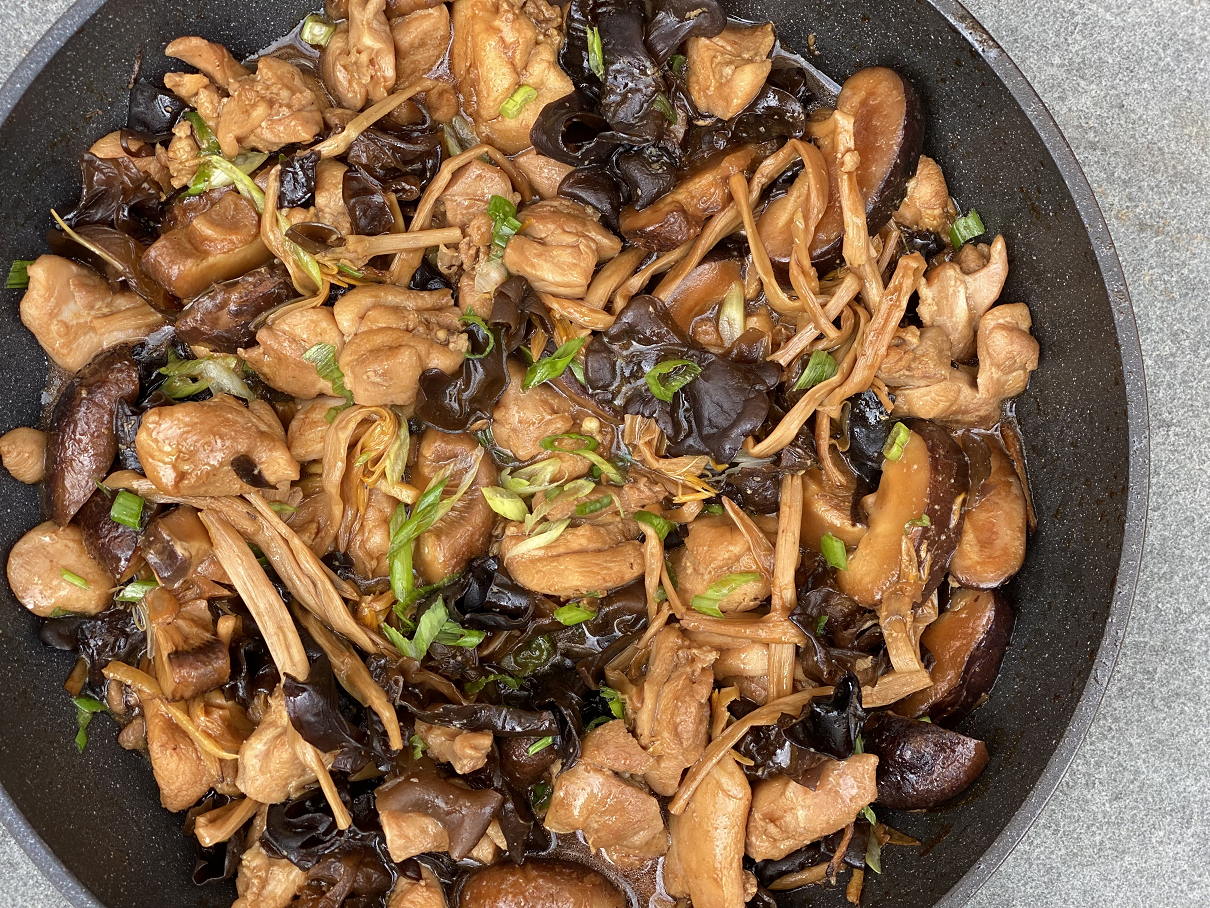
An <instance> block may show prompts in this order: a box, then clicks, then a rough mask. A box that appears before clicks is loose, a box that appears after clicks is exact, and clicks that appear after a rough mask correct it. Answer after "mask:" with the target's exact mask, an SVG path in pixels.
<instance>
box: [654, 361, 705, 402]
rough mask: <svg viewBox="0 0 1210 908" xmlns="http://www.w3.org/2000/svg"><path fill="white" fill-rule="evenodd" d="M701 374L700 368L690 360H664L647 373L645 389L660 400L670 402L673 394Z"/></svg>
mask: <svg viewBox="0 0 1210 908" xmlns="http://www.w3.org/2000/svg"><path fill="white" fill-rule="evenodd" d="M701 374H702V367H701V366H699V365H698V364H697V363H695V362H692V361H691V360H687V359H666V360H664V361H663V362H662V363H659V364H658V365H656V366H655V367H654V368H653V369H652V370H651V371H650V372H648V373H647V387H648V388H650V389H651V393H652V394H654V395H655V396H656V397H658V398H659V399H660V400H662V401H671V400H672V395H673V394H675V393H676V392H677V391H679V390H680V389H681V388H683V387H685V385H687V384H689V382H691V381H693V380H694V379H695V378H697V377H698V376H699V375H701ZM665 375H666V376H668V377H667V378H664V377H663V376H665Z"/></svg>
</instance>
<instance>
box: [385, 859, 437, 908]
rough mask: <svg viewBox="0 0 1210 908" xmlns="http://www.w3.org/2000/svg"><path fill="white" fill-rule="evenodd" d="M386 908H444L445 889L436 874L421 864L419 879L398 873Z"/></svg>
mask: <svg viewBox="0 0 1210 908" xmlns="http://www.w3.org/2000/svg"><path fill="white" fill-rule="evenodd" d="M387 908H446V903H445V890H444V889H442V887H441V881H440V880H439V879H437V874H435V873H433V871H431V870H429V868H428V867H426V866H424V865H423V864H421V865H420V879H419V880H413V879H410V878H408V877H407V876H405V875H403V874H400V876H399V882H397V883H396V884H395V888H394V889H393V890H392V891H391V897H390V899H389V900H388V901H387Z"/></svg>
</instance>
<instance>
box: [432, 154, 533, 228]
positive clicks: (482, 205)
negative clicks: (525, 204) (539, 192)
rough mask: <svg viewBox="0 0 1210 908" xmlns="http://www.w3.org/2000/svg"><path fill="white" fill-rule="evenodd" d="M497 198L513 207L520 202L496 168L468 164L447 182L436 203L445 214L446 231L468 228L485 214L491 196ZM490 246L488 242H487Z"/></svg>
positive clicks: (477, 163) (480, 164)
mask: <svg viewBox="0 0 1210 908" xmlns="http://www.w3.org/2000/svg"><path fill="white" fill-rule="evenodd" d="M494 195H498V196H500V197H501V198H505V199H508V200H509V201H510V202H512V203H513V204H519V203H520V202H521V196H520V194H519V193H516V192H514V191H513V184H512V181H511V180H510V179H509V178H508V174H506V173H505V172H504V171H503V170H501V169H500V168H499V167H497V166H496V165H495V164H488V163H487V162H485V161H471V162H470V163H469V164H467V165H466V166H465V167H462V168H460V169H459V170H457V171H456V172H455V173H454V176H453V178H451V179H450V183H449V186H447V187H446V189H445V192H443V193H441V197H440V198H439V199H438V210H439V211H443V212H444V215H445V217H444V221H445V225H446V226H447V227H463V228H465V227H467V226H469V225H470V223H471V221H473V220H474V219H475V218H476V217H478V216H479V215H481V214H486V213H487V206H488V203H489V202H490V201H491V198H492V196H494ZM488 242H489V243H490V242H491V240H490V238H489V239H488Z"/></svg>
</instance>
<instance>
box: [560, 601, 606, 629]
mask: <svg viewBox="0 0 1210 908" xmlns="http://www.w3.org/2000/svg"><path fill="white" fill-rule="evenodd" d="M554 614H555V620H556V621H558V622H559V623H560V624H565V625H567V626H568V627H571V626H572V625H575V624H583V623H584V622H585V621H591V620H592V619H593V618H595V617H597V613H596V612H594V611H593V610H592V609H589V608H585V607H584V606H583V605H581V604H580V603H578V602H569V603H567V605H563V606H560V607H559V608H557V609H555V612H554Z"/></svg>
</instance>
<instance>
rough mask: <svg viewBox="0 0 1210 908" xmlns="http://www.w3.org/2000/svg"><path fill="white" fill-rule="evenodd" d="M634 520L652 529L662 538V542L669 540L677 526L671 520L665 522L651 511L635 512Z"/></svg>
mask: <svg viewBox="0 0 1210 908" xmlns="http://www.w3.org/2000/svg"><path fill="white" fill-rule="evenodd" d="M634 519H635V520H637V521H638V522H639V523H641V524H643V525H644V526H647V527H650V528H651V531H652V532H653V533H655V534H656V535H657V536H659V537H660V542H663V541H664V540H665V539H667V538H668V534H669V533H671V532H672V530H673V528H674V527H675V526H676V524H674V523H673V522H672V521H671V520H665V519H664V518H663V517H661V516H660V515H659V514H652V513H651V512H650V511H635V512H634Z"/></svg>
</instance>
